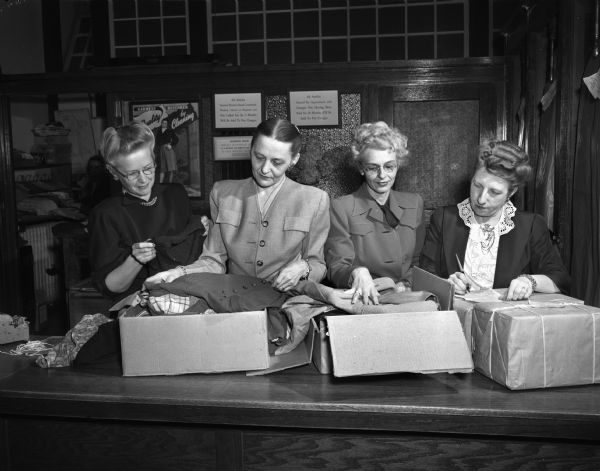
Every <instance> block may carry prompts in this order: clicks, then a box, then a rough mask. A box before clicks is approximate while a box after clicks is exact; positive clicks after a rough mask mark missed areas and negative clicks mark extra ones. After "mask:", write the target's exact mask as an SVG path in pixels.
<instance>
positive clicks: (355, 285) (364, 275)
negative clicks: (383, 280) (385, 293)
mask: <svg viewBox="0 0 600 471" xmlns="http://www.w3.org/2000/svg"><path fill="white" fill-rule="evenodd" d="M349 291H350V293H352V304H354V303H356V302H357V301H358V300H359V299H361V298H362V302H363V304H379V291H377V288H376V287H375V283H374V282H373V278H372V277H371V273H369V270H368V268H365V267H358V268H355V269H354V270H352V287H351V288H350V290H349Z"/></svg>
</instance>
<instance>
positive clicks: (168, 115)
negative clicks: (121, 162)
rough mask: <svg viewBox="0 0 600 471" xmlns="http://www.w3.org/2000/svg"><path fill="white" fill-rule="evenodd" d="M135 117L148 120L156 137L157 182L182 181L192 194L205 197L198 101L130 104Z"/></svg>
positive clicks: (132, 115) (136, 119) (143, 120)
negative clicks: (203, 193)
mask: <svg viewBox="0 0 600 471" xmlns="http://www.w3.org/2000/svg"><path fill="white" fill-rule="evenodd" d="M130 116H131V119H132V120H135V121H141V122H143V123H146V124H147V125H148V126H149V127H150V129H152V131H153V132H154V136H155V138H156V142H155V146H154V154H155V157H156V165H157V168H156V181H158V182H161V183H168V182H178V183H181V184H183V185H184V186H185V188H186V190H187V193H188V195H189V196H190V197H194V198H201V197H202V190H203V188H202V186H203V185H202V182H203V168H204V165H203V163H202V158H201V154H200V144H201V143H200V122H199V120H198V116H199V112H198V103H192V102H164V101H160V102H143V103H142V102H134V103H130Z"/></svg>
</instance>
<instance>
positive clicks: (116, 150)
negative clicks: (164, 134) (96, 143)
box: [101, 121, 154, 165]
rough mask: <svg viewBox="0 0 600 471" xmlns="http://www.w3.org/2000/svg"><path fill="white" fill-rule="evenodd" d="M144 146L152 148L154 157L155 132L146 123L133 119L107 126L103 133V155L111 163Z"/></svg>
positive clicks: (105, 160) (151, 151)
mask: <svg viewBox="0 0 600 471" xmlns="http://www.w3.org/2000/svg"><path fill="white" fill-rule="evenodd" d="M143 147H148V148H149V149H150V153H151V154H152V158H153V159H154V133H153V132H152V130H151V129H150V128H149V127H148V125H146V124H144V123H140V122H137V121H133V122H131V123H129V124H124V125H123V126H117V127H116V128H113V127H110V128H106V129H105V130H104V133H103V134H102V148H101V149H102V157H103V158H104V162H106V163H107V164H109V165H113V164H114V163H115V161H116V160H117V159H118V158H119V157H124V156H127V155H129V154H132V153H133V152H135V151H137V150H139V149H141V148H143Z"/></svg>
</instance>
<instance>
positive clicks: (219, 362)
mask: <svg viewBox="0 0 600 471" xmlns="http://www.w3.org/2000/svg"><path fill="white" fill-rule="evenodd" d="M134 298H135V296H130V297H129V298H127V299H126V300H124V301H122V302H119V303H117V304H116V305H114V306H113V307H112V308H111V310H116V311H118V310H120V309H123V310H124V311H123V312H122V314H121V315H120V316H119V328H120V333H121V355H122V366H123V375H124V376H149V375H178V374H186V373H223V372H227V371H247V373H246V374H247V375H248V376H256V375H265V374H270V373H274V372H277V371H281V370H285V369H288V368H293V367H296V366H302V365H306V364H308V363H310V362H311V360H312V351H313V343H314V337H315V330H314V328H310V329H309V332H308V334H307V335H306V337H305V338H304V341H303V342H302V343H301V344H300V345H299V346H298V347H296V348H295V349H294V350H292V351H291V352H289V353H287V354H284V355H274V354H270V348H269V347H271V350H274V348H275V347H274V346H273V345H271V344H270V343H269V340H268V331H267V312H266V310H263V311H248V312H235V313H221V314H187V315H165V316H150V315H148V312H147V311H145V310H144V309H143V308H141V307H140V306H139V305H135V306H132V307H128V308H127V307H126V306H125V305H126V304H127V303H128V302H131V301H132V300H133V299H134Z"/></svg>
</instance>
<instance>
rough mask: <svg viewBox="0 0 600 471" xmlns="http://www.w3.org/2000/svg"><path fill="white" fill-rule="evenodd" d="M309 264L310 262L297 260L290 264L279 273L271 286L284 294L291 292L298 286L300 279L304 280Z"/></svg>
mask: <svg viewBox="0 0 600 471" xmlns="http://www.w3.org/2000/svg"><path fill="white" fill-rule="evenodd" d="M307 263H308V262H306V261H305V260H296V261H293V262H290V263H288V264H287V265H286V266H285V267H283V268H282V269H281V270H279V273H278V274H277V276H276V277H275V279H274V280H273V282H272V283H271V286H273V288H275V289H277V290H279V291H283V292H286V291H289V290H291V289H292V288H294V287H295V286H296V285H297V284H298V282H299V281H300V278H302V276H303V275H304V274H305V273H306V271H307Z"/></svg>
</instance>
